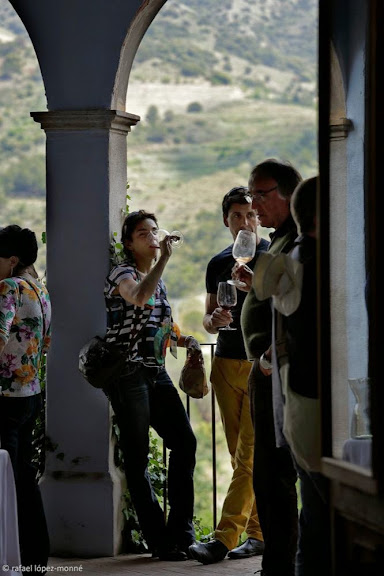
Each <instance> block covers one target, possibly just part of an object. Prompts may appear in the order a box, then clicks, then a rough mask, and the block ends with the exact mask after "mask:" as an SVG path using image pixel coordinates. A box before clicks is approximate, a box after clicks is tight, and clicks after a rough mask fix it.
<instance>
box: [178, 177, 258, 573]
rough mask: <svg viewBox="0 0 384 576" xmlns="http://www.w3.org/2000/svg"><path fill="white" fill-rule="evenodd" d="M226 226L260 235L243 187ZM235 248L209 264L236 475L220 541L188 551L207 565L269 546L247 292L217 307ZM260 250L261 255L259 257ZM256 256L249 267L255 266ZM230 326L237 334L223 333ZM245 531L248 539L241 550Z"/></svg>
mask: <svg viewBox="0 0 384 576" xmlns="http://www.w3.org/2000/svg"><path fill="white" fill-rule="evenodd" d="M222 211H223V221H224V225H225V226H227V228H229V231H230V233H231V235H232V238H233V240H235V239H236V236H237V234H238V232H239V231H240V230H249V231H250V232H255V233H256V232H257V215H256V211H255V210H254V209H253V208H252V198H251V196H250V194H249V192H248V188H246V187H244V186H240V187H236V188H232V190H230V191H229V192H228V193H227V194H225V196H224V198H223V202H222ZM256 241H257V246H256V250H257V252H259V251H260V250H264V251H265V250H266V249H267V248H268V245H269V242H268V241H267V240H265V239H263V238H258V237H257V240H256ZM232 248H233V244H231V245H230V246H228V247H227V248H225V249H224V250H223V251H222V252H220V253H219V254H216V256H214V257H213V258H212V260H211V261H210V262H209V264H208V267H207V274H206V287H207V296H206V306H205V316H204V319H203V325H204V328H205V329H206V331H207V332H208V333H209V334H218V338H217V346H216V350H215V357H214V359H213V362H212V370H211V382H212V386H213V388H214V390H215V393H216V398H217V401H218V404H219V408H220V413H221V419H222V423H223V427H224V431H225V436H226V439H227V445H228V450H229V453H230V455H231V462H232V466H233V475H232V479H231V482H230V485H229V488H228V492H227V495H226V498H225V501H224V504H223V508H222V514H221V518H220V521H219V523H218V525H217V526H216V530H215V537H214V539H213V540H211V541H210V542H207V543H202V542H197V543H196V544H192V545H191V546H190V547H189V552H190V555H191V556H192V558H194V559H195V560H198V561H199V562H202V563H203V564H213V563H215V562H219V561H221V560H223V559H224V558H225V556H226V555H227V553H229V554H228V556H229V557H230V558H231V559H233V560H236V559H241V558H249V557H251V556H256V555H259V554H262V553H263V550H264V543H263V536H262V532H261V529H260V523H259V519H258V515H257V510H256V505H255V495H254V491H253V485H252V469H253V426H252V420H251V414H250V407H249V397H248V376H249V371H250V369H251V362H249V360H247V357H246V353H245V348H244V341H243V338H242V335H241V329H240V313H241V307H242V305H243V302H244V300H245V297H246V293H245V292H237V304H236V306H235V307H234V308H232V310H231V312H230V311H229V310H224V309H223V308H221V307H220V306H219V305H218V303H217V297H216V294H217V288H218V284H219V282H226V281H227V280H230V278H231V272H232V268H233V265H234V263H235V260H234V258H233V255H232ZM257 252H256V253H257ZM255 261H256V259H255V258H254V259H253V260H252V261H251V262H250V265H254V264H255ZM229 323H231V327H233V328H235V330H220V331H218V329H219V328H220V327H223V326H226V325H228V324H229ZM243 532H246V535H247V539H246V540H245V542H244V543H243V544H241V545H240V546H238V543H239V538H240V536H241V535H242V533H243Z"/></svg>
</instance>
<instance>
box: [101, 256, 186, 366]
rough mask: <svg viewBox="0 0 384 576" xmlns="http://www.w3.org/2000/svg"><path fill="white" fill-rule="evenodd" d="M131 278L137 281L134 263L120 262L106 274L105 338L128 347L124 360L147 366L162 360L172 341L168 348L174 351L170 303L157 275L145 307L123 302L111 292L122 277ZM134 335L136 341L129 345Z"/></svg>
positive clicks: (174, 339)
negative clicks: (153, 288) (154, 288)
mask: <svg viewBox="0 0 384 576" xmlns="http://www.w3.org/2000/svg"><path fill="white" fill-rule="evenodd" d="M127 278H133V280H135V281H136V282H140V278H139V275H138V273H137V270H136V269H135V268H134V266H132V265H130V264H128V263H126V262H123V263H122V264H119V265H117V266H115V267H113V268H112V270H111V271H110V273H109V275H108V276H107V279H106V283H105V289H104V295H105V301H106V306H107V336H106V339H107V341H108V342H116V345H117V346H118V347H119V348H121V349H124V350H126V351H127V361H134V362H142V363H144V364H146V365H149V366H154V365H155V366H157V365H162V364H164V361H165V355H166V349H167V346H168V344H169V343H171V352H172V354H173V355H174V356H175V355H176V346H175V342H176V341H177V336H176V334H175V332H174V328H173V321H172V312H171V307H170V305H169V303H168V300H167V291H166V288H165V284H164V282H163V280H162V279H161V278H160V280H159V282H158V284H157V286H156V290H155V294H154V295H153V296H152V297H151V298H150V299H149V300H148V302H147V304H146V305H145V306H144V307H140V306H136V305H134V304H130V303H129V302H126V300H124V298H122V297H121V296H120V294H113V292H114V290H115V288H116V287H117V286H118V285H119V284H120V282H121V281H122V280H125V279H127ZM133 339H135V340H136V341H135V342H134V345H133V346H131V344H132V342H133Z"/></svg>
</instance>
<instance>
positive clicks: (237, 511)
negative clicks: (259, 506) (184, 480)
mask: <svg viewBox="0 0 384 576" xmlns="http://www.w3.org/2000/svg"><path fill="white" fill-rule="evenodd" d="M251 366H252V363H251V362H249V361H248V360H233V359H230V358H220V357H218V356H215V357H214V359H213V362H212V371H211V382H212V386H213V389H214V391H215V394H216V398H217V402H218V405H219V408H220V414H221V420H222V423H223V428H224V433H225V437H226V439H227V445H228V450H229V453H230V455H231V463H232V468H233V475H232V479H231V483H230V485H229V488H228V492H227V495H226V497H225V500H224V504H223V509H222V513H221V519H220V522H219V524H218V526H217V528H216V530H215V538H216V539H217V540H220V542H222V543H223V544H224V545H225V546H226V547H227V548H228V549H229V550H232V549H233V548H235V547H236V546H237V545H238V542H239V537H240V536H241V534H242V533H243V532H244V531H245V532H246V533H247V537H248V538H257V539H258V540H263V535H262V532H261V528H260V523H259V518H258V515H257V510H256V502H255V494H254V491H253V483H252V469H253V450H254V448H253V447H254V436H253V425H252V420H251V411H250V406H249V398H248V375H249V372H250V369H251Z"/></svg>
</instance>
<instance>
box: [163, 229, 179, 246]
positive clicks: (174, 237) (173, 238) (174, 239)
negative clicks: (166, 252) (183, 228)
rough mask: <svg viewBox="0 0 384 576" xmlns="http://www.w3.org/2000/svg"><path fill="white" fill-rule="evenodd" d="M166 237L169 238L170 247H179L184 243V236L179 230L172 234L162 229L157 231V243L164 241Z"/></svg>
mask: <svg viewBox="0 0 384 576" xmlns="http://www.w3.org/2000/svg"><path fill="white" fill-rule="evenodd" d="M166 236H170V237H171V244H172V246H181V245H182V243H183V241H184V236H183V235H182V233H181V232H180V231H179V230H173V231H172V232H168V231H167V230H165V229H164V228H159V229H158V231H157V238H158V239H159V242H161V241H162V240H164V238H165V237H166Z"/></svg>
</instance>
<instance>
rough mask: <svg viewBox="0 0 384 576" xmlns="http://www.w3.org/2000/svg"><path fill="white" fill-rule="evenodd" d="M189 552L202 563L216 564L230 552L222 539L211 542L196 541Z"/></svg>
mask: <svg viewBox="0 0 384 576" xmlns="http://www.w3.org/2000/svg"><path fill="white" fill-rule="evenodd" d="M189 553H190V555H191V557H192V558H193V559H194V560H197V561H198V562H201V563H202V564H214V563H215V562H220V561H221V560H224V558H225V557H226V555H227V554H228V548H227V547H226V546H225V545H224V544H223V543H222V542H220V540H211V541H210V542H206V543H204V542H196V544H192V545H191V546H190V547H189Z"/></svg>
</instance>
